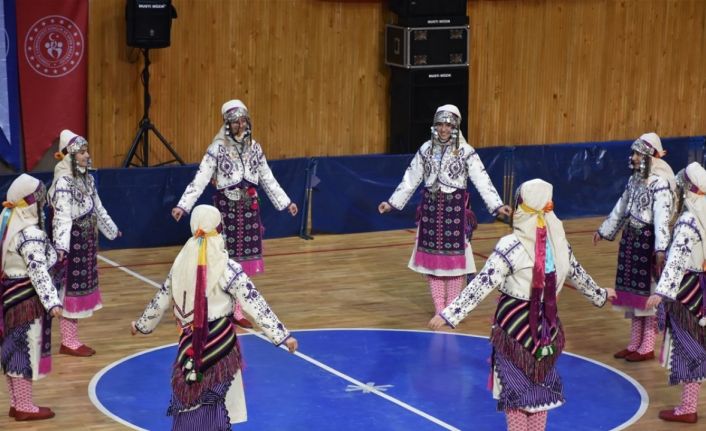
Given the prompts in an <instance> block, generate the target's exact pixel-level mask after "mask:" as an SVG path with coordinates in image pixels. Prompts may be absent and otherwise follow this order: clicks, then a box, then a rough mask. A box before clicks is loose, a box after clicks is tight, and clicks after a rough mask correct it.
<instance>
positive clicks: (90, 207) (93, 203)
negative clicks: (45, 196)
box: [50, 174, 118, 252]
mask: <svg viewBox="0 0 706 431" xmlns="http://www.w3.org/2000/svg"><path fill="white" fill-rule="evenodd" d="M83 178H85V181H84V179H83ZM50 199H51V205H52V207H53V208H54V220H53V221H52V233H53V236H54V247H56V248H57V250H62V251H64V252H68V251H69V247H70V245H71V225H72V223H73V221H74V220H76V219H78V218H80V217H82V216H84V215H86V214H90V213H91V212H93V213H95V215H96V219H97V224H98V229H99V230H100V231H101V232H102V233H103V235H105V237H106V238H108V239H111V240H112V239H115V238H116V237H117V236H118V227H117V226H116V225H115V223H114V222H113V219H112V218H110V216H109V215H108V211H106V210H105V208H103V203H102V202H101V200H100V198H99V197H98V191H97V190H96V182H95V179H94V178H93V176H92V175H88V174H87V175H85V176H84V177H82V178H74V177H72V176H69V175H66V176H63V177H61V178H59V180H58V181H57V182H56V189H55V190H54V196H50Z"/></svg>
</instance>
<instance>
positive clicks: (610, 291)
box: [557, 287, 618, 302]
mask: <svg viewBox="0 0 706 431" xmlns="http://www.w3.org/2000/svg"><path fill="white" fill-rule="evenodd" d="M605 291H606V297H607V298H608V301H611V302H613V300H614V299H616V298H617V297H618V294H616V293H615V289H613V288H612V287H606V288H605ZM557 299H558V298H557Z"/></svg>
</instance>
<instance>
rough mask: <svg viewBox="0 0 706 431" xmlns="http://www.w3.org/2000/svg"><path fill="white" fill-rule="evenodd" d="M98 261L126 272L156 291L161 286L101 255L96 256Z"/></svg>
mask: <svg viewBox="0 0 706 431" xmlns="http://www.w3.org/2000/svg"><path fill="white" fill-rule="evenodd" d="M98 259H99V260H102V261H103V262H105V263H107V264H108V265H112V266H114V267H116V268H118V269H119V270H121V271H123V272H126V273H128V274H130V275H132V276H133V277H135V278H137V279H138V280H142V281H144V282H145V283H147V284H149V285H150V286H152V287H155V288H157V289H159V288H160V287H161V285H160V284H159V283H156V282H154V281H152V280H150V279H149V278H147V277H145V276H143V275H140V274H138V273H136V272H135V271H133V270H131V269H129V268H126V267H124V266H122V265H120V264H119V263H117V262H114V261H112V260H110V259H108V258H107V257H104V256H101V255H100V254H99V255H98Z"/></svg>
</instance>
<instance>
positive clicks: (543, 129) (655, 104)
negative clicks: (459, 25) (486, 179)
mask: <svg viewBox="0 0 706 431" xmlns="http://www.w3.org/2000/svg"><path fill="white" fill-rule="evenodd" d="M469 14H470V17H471V27H472V37H473V41H472V71H471V83H470V105H469V111H470V112H471V116H472V118H470V119H469V121H470V123H469V125H470V128H471V130H472V132H469V134H470V135H471V137H472V139H473V141H474V143H475V144H476V145H477V146H481V147H483V146H498V145H523V144H542V143H559V142H580V141H604V140H612V139H632V138H635V137H637V136H639V135H640V134H641V133H642V132H644V131H648V130H654V131H657V132H658V133H659V134H660V135H663V136H687V135H700V134H704V133H706V124H704V115H703V114H702V113H701V112H702V109H701V108H700V105H701V104H702V102H701V101H702V100H703V99H704V96H706V76H705V75H704V73H703V70H704V69H705V68H706V55H704V54H706V43H704V41H705V40H704V39H705V38H706V33H705V29H704V22H705V20H706V2H704V1H700V0H694V1H692V0H683V1H682V0H677V1H673V0H670V1H665V0H641V1H637V0H632V1H628V0H626V1H616V0H581V1H566V0H546V1H539V0H533V1H526V0H508V1H491V0H485V1H471V2H470V3H469Z"/></svg>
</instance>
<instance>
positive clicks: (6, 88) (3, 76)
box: [0, 0, 22, 171]
mask: <svg viewBox="0 0 706 431" xmlns="http://www.w3.org/2000/svg"><path fill="white" fill-rule="evenodd" d="M15 1H16V0H0V159H2V160H3V161H5V163H7V164H8V165H10V166H11V167H12V168H14V169H15V170H18V171H19V170H21V169H22V151H21V147H20V142H21V139H20V105H19V83H18V72H17V36H16V35H17V23H16V21H15V16H16V15H15Z"/></svg>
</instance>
